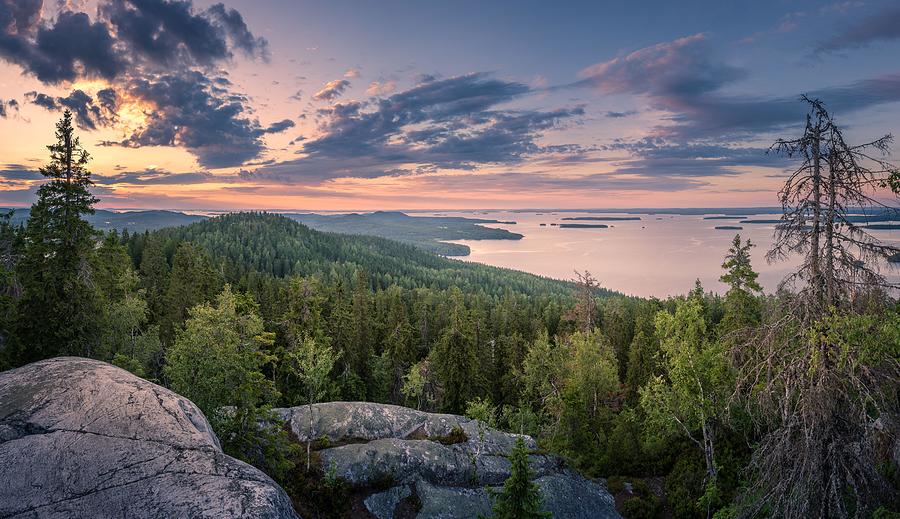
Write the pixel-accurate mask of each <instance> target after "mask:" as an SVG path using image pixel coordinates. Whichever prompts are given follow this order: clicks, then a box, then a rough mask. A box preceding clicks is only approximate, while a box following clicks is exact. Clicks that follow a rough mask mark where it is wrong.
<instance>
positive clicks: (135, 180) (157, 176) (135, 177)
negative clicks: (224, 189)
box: [93, 169, 235, 186]
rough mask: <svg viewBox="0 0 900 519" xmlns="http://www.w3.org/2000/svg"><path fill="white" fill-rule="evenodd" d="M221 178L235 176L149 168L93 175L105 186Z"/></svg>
mask: <svg viewBox="0 0 900 519" xmlns="http://www.w3.org/2000/svg"><path fill="white" fill-rule="evenodd" d="M217 179H221V180H223V181H227V180H232V181H233V180H234V179H235V177H224V176H215V175H213V174H211V173H207V172H192V173H172V172H169V171H164V170H158V169H148V170H145V171H130V172H124V173H116V174H114V175H100V174H96V175H94V176H93V180H94V182H95V183H97V184H100V185H105V186H110V185H117V184H129V185H191V184H200V183H204V182H209V181H213V180H217Z"/></svg>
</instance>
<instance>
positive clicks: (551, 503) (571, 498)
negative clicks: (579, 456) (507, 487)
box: [534, 472, 619, 519]
mask: <svg viewBox="0 0 900 519" xmlns="http://www.w3.org/2000/svg"><path fill="white" fill-rule="evenodd" d="M534 482H535V483H537V486H538V488H539V489H540V492H541V498H542V499H543V502H544V510H546V511H548V512H550V513H551V514H552V515H553V517H594V518H596V519H607V518H609V519H612V518H618V517H619V514H618V512H616V503H615V499H614V498H613V496H612V495H610V493H609V492H607V491H606V488H605V487H601V486H600V485H598V484H596V483H594V482H593V481H591V480H589V479H586V478H584V477H581V476H579V475H578V474H575V473H566V472H561V473H557V474H551V475H549V476H543V477H540V478H537V479H536V480H534Z"/></svg>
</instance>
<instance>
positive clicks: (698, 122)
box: [555, 34, 900, 143]
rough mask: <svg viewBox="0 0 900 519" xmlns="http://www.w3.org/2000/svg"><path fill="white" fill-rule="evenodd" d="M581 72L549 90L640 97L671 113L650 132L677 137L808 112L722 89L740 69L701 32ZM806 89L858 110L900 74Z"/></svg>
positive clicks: (794, 104) (784, 101)
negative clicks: (719, 54) (585, 88)
mask: <svg viewBox="0 0 900 519" xmlns="http://www.w3.org/2000/svg"><path fill="white" fill-rule="evenodd" d="M581 76H582V79H581V80H580V81H578V82H576V83H573V84H570V85H566V86H564V87H555V88H571V87H573V86H589V87H593V88H595V89H597V90H599V91H600V92H602V93H604V94H637V95H641V96H644V97H645V98H646V99H647V100H648V101H649V102H650V104H651V105H652V107H653V108H655V109H658V110H662V111H665V112H668V113H669V115H668V116H667V117H666V118H665V123H664V124H662V125H659V126H657V127H656V128H654V133H655V134H656V135H658V136H664V137H666V138H668V139H669V140H671V141H675V142H681V143H685V142H691V141H694V140H698V139H718V140H723V139H736V138H746V137H752V136H759V135H760V134H764V133H766V132H772V131H774V130H780V129H783V128H785V127H786V126H792V125H796V124H799V123H801V122H802V121H803V117H804V114H805V112H806V107H805V106H804V105H803V103H800V102H799V100H798V98H799V95H800V92H798V93H797V95H793V96H788V97H759V96H752V95H748V96H734V95H725V94H723V93H722V89H723V87H726V86H728V85H730V84H732V83H734V82H735V81H737V80H738V79H740V78H742V77H744V76H745V73H744V71H742V70H741V69H738V68H735V67H733V66H731V65H728V64H726V63H724V62H722V61H721V60H719V59H717V58H716V53H715V49H714V48H713V47H712V45H711V44H710V42H709V41H708V39H707V38H706V36H704V35H702V34H697V35H694V36H689V37H685V38H681V39H678V40H675V41H673V42H668V43H661V44H658V45H653V46H651V47H647V48H645V49H641V50H638V51H635V52H632V53H631V54H628V55H626V56H624V57H620V58H616V59H613V60H610V61H607V62H604V63H599V64H596V65H593V66H590V67H588V68H586V69H584V70H583V71H582V72H581ZM648 78H652V80H649V79H648ZM807 94H809V95H810V96H813V97H817V98H819V99H821V100H822V101H824V102H825V103H826V104H827V105H828V106H830V107H831V108H833V109H835V110H838V111H840V112H848V111H852V110H859V109H862V108H867V107H871V106H875V105H878V104H882V103H889V102H894V101H898V100H900V75H887V76H883V77H880V78H874V79H868V80H861V81H856V82H854V83H851V84H848V85H844V86H839V87H829V88H822V89H818V90H816V91H811V92H807Z"/></svg>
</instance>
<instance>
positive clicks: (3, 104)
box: [0, 99, 19, 119]
mask: <svg viewBox="0 0 900 519" xmlns="http://www.w3.org/2000/svg"><path fill="white" fill-rule="evenodd" d="M10 111H14V112H18V111H19V102H18V101H16V100H15V99H10V100H9V101H4V100H3V99H0V118H2V119H5V118H6V117H7V116H9V113H10Z"/></svg>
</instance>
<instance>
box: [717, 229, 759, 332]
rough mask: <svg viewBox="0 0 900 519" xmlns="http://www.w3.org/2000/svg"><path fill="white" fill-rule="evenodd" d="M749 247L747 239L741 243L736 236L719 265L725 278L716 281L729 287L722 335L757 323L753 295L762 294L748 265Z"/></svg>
mask: <svg viewBox="0 0 900 519" xmlns="http://www.w3.org/2000/svg"><path fill="white" fill-rule="evenodd" d="M753 247H754V244H753V243H751V242H750V240H749V239H748V240H747V241H746V242H743V241H741V235H740V234H736V235H735V236H734V240H733V241H732V242H731V248H730V249H728V254H727V255H726V256H725V262H724V263H722V268H723V269H724V270H725V274H722V277H720V278H719V281H721V282H723V283H727V284H728V286H729V289H728V292H727V293H726V294H725V316H724V318H723V319H722V327H723V331H726V332H730V331H736V330H740V329H741V328H744V327H747V326H750V325H752V324H755V323H757V322H758V321H759V313H760V304H759V300H758V299H756V295H757V294H759V293H760V292H762V287H761V286H760V285H759V282H757V281H756V278H758V277H759V274H757V273H756V271H754V270H753V265H752V264H751V263H750V249H751V248H753Z"/></svg>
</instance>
